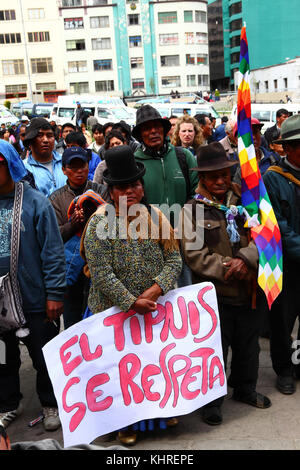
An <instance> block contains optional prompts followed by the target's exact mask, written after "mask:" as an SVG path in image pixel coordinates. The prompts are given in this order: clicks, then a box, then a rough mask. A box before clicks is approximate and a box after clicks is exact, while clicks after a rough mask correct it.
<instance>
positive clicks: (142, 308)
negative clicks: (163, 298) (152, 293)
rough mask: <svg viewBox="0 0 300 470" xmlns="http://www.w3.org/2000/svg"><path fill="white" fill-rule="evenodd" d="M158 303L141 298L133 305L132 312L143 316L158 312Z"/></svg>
mask: <svg viewBox="0 0 300 470" xmlns="http://www.w3.org/2000/svg"><path fill="white" fill-rule="evenodd" d="M156 307H157V305H156V302H153V301H152V300H148V299H141V298H140V297H139V298H138V299H137V300H136V301H135V302H134V304H132V306H131V307H130V310H131V309H132V310H135V311H136V312H137V313H140V314H141V315H145V314H146V313H149V312H154V311H155V310H156Z"/></svg>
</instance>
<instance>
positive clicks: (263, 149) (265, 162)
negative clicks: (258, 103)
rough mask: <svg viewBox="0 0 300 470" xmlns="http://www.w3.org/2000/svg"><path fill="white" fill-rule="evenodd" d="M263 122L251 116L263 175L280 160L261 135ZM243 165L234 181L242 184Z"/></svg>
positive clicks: (257, 157) (257, 154)
mask: <svg viewBox="0 0 300 470" xmlns="http://www.w3.org/2000/svg"><path fill="white" fill-rule="evenodd" d="M262 127H263V124H262V123H261V122H260V121H259V120H258V119H256V118H251V128H252V134H253V144H254V148H255V155H256V160H257V163H258V167H259V171H260V173H261V175H262V176H263V175H264V174H265V172H266V171H267V169H268V168H269V166H270V165H276V164H277V163H278V161H279V160H280V157H279V156H278V155H275V154H274V153H272V152H270V150H269V149H268V144H267V143H266V142H265V140H264V137H263V136H262V135H261V128H262ZM241 180H242V177H241V167H240V166H239V167H238V168H237V171H236V173H235V175H234V178H233V181H234V182H235V183H238V184H241Z"/></svg>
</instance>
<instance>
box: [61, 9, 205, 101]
mask: <svg viewBox="0 0 300 470" xmlns="http://www.w3.org/2000/svg"><path fill="white" fill-rule="evenodd" d="M59 12H60V13H59V14H60V21H61V27H62V29H63V32H64V42H65V43H66V47H65V50H64V63H65V64H67V67H68V69H67V72H68V77H67V81H68V83H67V88H68V89H69V91H70V92H71V93H74V92H79V93H80V92H84V93H97V92H110V93H111V92H114V93H118V94H120V95H122V94H124V96H131V95H134V94H161V93H170V92H171V91H172V90H173V91H175V90H177V91H178V92H182V91H197V90H202V91H205V90H208V89H209V61H208V33H207V1H206V0H205V1H204V0H194V1H193V0H191V1H178V0H174V1H169V0H168V1H149V0H130V1H127V0H116V1H115V2H111V1H109V0H61V2H60V6H59Z"/></svg>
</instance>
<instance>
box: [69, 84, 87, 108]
mask: <svg viewBox="0 0 300 470" xmlns="http://www.w3.org/2000/svg"><path fill="white" fill-rule="evenodd" d="M88 92H89V82H75V83H70V93H78V94H80V93H88ZM72 116H73V112H72Z"/></svg>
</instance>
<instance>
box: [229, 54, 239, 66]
mask: <svg viewBox="0 0 300 470" xmlns="http://www.w3.org/2000/svg"><path fill="white" fill-rule="evenodd" d="M239 61H240V53H239V52H233V53H232V54H231V56H230V62H231V64H236V63H237V62H239Z"/></svg>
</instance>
